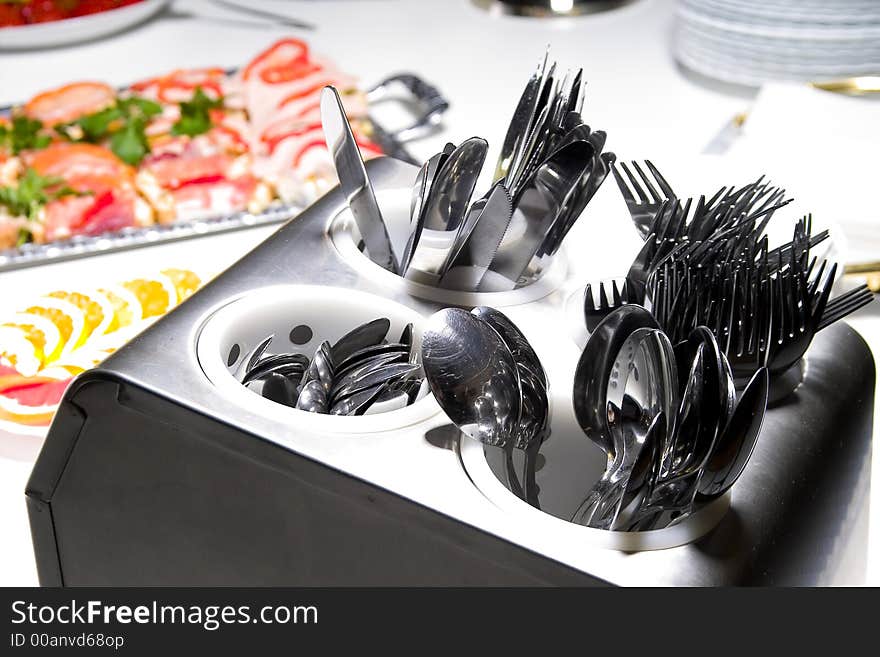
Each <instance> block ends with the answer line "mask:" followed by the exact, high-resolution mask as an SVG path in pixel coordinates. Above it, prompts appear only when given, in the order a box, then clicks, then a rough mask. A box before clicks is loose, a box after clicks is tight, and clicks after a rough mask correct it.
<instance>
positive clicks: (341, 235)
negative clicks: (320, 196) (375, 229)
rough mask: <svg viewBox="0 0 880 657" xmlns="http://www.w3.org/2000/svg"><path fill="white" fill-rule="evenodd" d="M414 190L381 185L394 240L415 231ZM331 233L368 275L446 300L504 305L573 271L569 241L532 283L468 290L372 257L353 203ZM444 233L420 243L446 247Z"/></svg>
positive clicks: (551, 286)
mask: <svg viewBox="0 0 880 657" xmlns="http://www.w3.org/2000/svg"><path fill="white" fill-rule="evenodd" d="M409 193H410V190H409V189H396V190H377V191H376V196H377V200H378V202H379V206H380V207H381V209H382V216H383V218H384V219H385V223H386V225H387V227H388V232H389V235H390V237H391V240H392V242H394V241H395V240H396V242H397V243H398V244H402V243H405V242H406V238H407V237H408V235H409V230H410V218H409ZM329 234H330V238H331V241H332V243H333V246H334V247H335V248H336V250H337V251H338V252H339V254H340V255H341V256H342V258H343V260H344V261H345V262H346V264H348V265H349V266H351V267H353V268H354V269H355V270H357V271H358V273H360V274H362V275H363V276H364V277H365V278H369V279H371V280H372V281H375V282H376V283H378V284H380V285H382V288H383V289H385V290H394V291H396V292H401V293H403V294H406V295H408V296H413V297H417V298H419V299H422V300H424V301H429V302H433V303H436V304H441V305H446V306H478V305H486V306H492V307H495V308H503V307H506V306H512V305H516V304H521V303H529V302H532V301H537V300H538V299H542V298H543V297H546V296H547V295H548V294H550V293H552V292H553V291H554V290H557V289H559V287H561V286H562V285H563V283H564V282H565V278H566V273H567V264H568V263H567V259H566V258H567V256H566V252H565V248H564V247H563V248H562V249H560V251H559V252H558V253H557V254H556V255H555V256H554V257H553V258H552V259H549V260H548V262H547V266H546V268H544V269H540V270H538V271H535V272H534V273H533V277H532V278H533V280H532V282H531V283H528V284H527V285H524V286H522V287H519V288H517V289H515V290H504V291H497V292H468V291H462V290H454V289H447V288H443V287H439V286H437V285H436V280H434V279H435V278H436V277H431V276H430V275H428V274H425V273H424V272H415V273H414V276H413V277H411V278H404V277H402V276H398V275H397V274H394V273H392V272H390V271H388V270H387V269H384V268H383V267H381V266H380V265H378V264H376V263H375V262H373V261H372V260H370V258H369V257H368V256H367V255H366V254H365V253H364V252H363V250H362V248H361V247H362V245H361V243H360V235H359V234H358V231H357V226H356V225H355V222H354V217H353V216H352V214H351V211H349V209H348V208H347V207H346V208H343V210H342V211H341V212H339V213H338V214H337V215H336V216H334V217H333V218H332V220H331V222H330V226H329ZM440 235H441V233H440V232H439V231H430V230H426V231H424V232H423V234H422V238H421V240H420V241H419V243H420V244H422V243H423V242H427V243H429V244H430V243H432V242H436V243H437V246H438V247H442V246H443V245H442V244H440V243H439V241H440V239H441V238H440ZM493 276H498V275H497V274H495V273H494V272H492V271H489V272H487V273H486V280H487V281H491V280H492V278H493Z"/></svg>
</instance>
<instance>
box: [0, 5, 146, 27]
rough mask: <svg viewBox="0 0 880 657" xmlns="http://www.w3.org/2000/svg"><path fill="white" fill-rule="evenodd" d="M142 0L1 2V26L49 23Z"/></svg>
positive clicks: (117, 7)
mask: <svg viewBox="0 0 880 657" xmlns="http://www.w3.org/2000/svg"><path fill="white" fill-rule="evenodd" d="M138 2H141V0H26V1H25V2H21V3H17V4H12V5H9V4H6V3H3V4H0V27H14V26H20V25H28V24H30V23H49V22H52V21H60V20H64V19H66V18H76V17H77V16H87V15H89V14H97V13H100V12H102V11H108V10H110V9H119V8H120V7H125V6H127V5H133V4H136V3H138Z"/></svg>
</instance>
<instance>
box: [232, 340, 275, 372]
mask: <svg viewBox="0 0 880 657" xmlns="http://www.w3.org/2000/svg"><path fill="white" fill-rule="evenodd" d="M274 339H275V334H274V333H273V334H272V335H269V336H266V337H265V338H263V340H261V341H260V342H258V343H257V344H256V345H254V347H253V348H252V349H251V350H250V351H249V352H247V353H246V354H245V355H244V356H243V357H242V358H241V360H240V361H239V364H238V367H237V368H236V369H235V373H234V374H233V376H235V378H236V379H238V380H239V381H243V379H244V378H245V376H247V373H248V372H249V371H250V370H252V369H253V368H254V365H256V364H257V361H259V360H260V358H261V357H262V355H263V354H264V353H265V352H266V349H267V348H268V347H269V344H271V342H272V340H274Z"/></svg>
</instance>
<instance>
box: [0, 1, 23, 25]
mask: <svg viewBox="0 0 880 657" xmlns="http://www.w3.org/2000/svg"><path fill="white" fill-rule="evenodd" d="M19 25H27V22H26V21H25V20H24V16H22V15H21V8H20V7H17V6H15V5H7V4H0V27H18V26H19Z"/></svg>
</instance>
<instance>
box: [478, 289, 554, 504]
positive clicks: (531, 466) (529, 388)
mask: <svg viewBox="0 0 880 657" xmlns="http://www.w3.org/2000/svg"><path fill="white" fill-rule="evenodd" d="M471 313H472V314H473V315H475V316H476V317H479V318H480V319H481V320H483V321H484V322H486V323H487V324H488V325H489V326H491V327H492V328H493V329H494V330H495V332H496V333H498V337H500V338H501V340H502V341H503V342H504V344H505V346H506V347H507V348H508V349H509V350H510V353H511V355H512V356H513V358H514V360H515V361H516V366H517V368H518V370H519V381H520V399H521V401H522V411H521V413H520V420H519V429H518V431H517V435H516V439H515V440H514V441H513V442H512V443H511V445H509V448H510V449H513V448H516V449H522V450H525V458H524V459H523V471H522V490H523V493H524V495H525V499H526V501H528V502H529V504H531V505H532V506H535V507H538V506H539V503H538V487H537V483H536V482H535V467H536V460H537V457H538V451H539V450H540V448H541V444H542V443H543V442H544V440H545V439H546V438H547V436H548V435H549V431H550V401H549V396H550V391H549V382H548V380H547V374H546V372H545V371H544V367H543V366H542V365H541V360H540V359H539V358H538V354H536V353H535V350H534V349H533V348H532V345H531V344H529V341H528V340H527V339H526V337H525V335H523V333H522V331H520V330H519V328H518V327H517V326H516V324H514V323H513V322H512V321H510V319H509V318H508V317H507V316H506V315H505V314H504V313H502V312H500V311H498V310H495V309H494V308H489V307H487V306H477V307H476V308H474V309H473V310H471Z"/></svg>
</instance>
